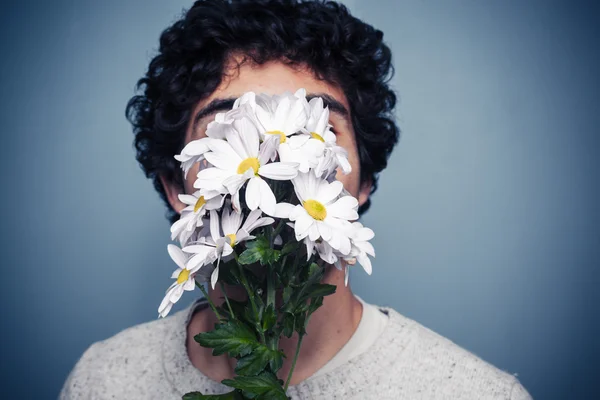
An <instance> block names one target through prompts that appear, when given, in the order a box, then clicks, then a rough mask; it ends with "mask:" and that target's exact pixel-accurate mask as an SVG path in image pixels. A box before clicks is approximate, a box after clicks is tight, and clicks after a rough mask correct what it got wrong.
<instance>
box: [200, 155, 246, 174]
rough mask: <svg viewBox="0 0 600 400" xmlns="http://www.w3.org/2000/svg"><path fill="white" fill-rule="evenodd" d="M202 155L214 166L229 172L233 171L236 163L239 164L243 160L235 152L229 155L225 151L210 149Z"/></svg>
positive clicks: (236, 165) (235, 168)
mask: <svg viewBox="0 0 600 400" xmlns="http://www.w3.org/2000/svg"><path fill="white" fill-rule="evenodd" d="M204 157H205V158H206V161H208V162H209V163H211V164H212V165H214V166H215V167H217V168H219V169H222V170H225V171H230V172H235V171H236V170H237V167H238V165H240V163H241V162H242V160H243V159H242V158H241V157H239V156H238V155H237V154H236V155H235V156H230V155H229V154H226V153H215V152H212V151H209V152H208V153H206V154H205V155H204Z"/></svg>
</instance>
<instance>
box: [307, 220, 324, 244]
mask: <svg viewBox="0 0 600 400" xmlns="http://www.w3.org/2000/svg"><path fill="white" fill-rule="evenodd" d="M320 236H321V235H320V234H319V228H318V227H317V224H316V223H315V224H312V225H311V226H310V228H309V229H308V237H309V238H310V240H312V241H315V240H317V239H318V238H319V237H320Z"/></svg>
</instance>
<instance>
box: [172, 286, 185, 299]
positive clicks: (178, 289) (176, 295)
mask: <svg viewBox="0 0 600 400" xmlns="http://www.w3.org/2000/svg"><path fill="white" fill-rule="evenodd" d="M182 294H183V287H182V286H181V285H177V286H175V287H174V288H173V290H172V291H171V295H170V296H169V301H170V302H171V303H177V302H178V301H179V299H180V298H181V295H182Z"/></svg>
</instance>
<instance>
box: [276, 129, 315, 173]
mask: <svg viewBox="0 0 600 400" xmlns="http://www.w3.org/2000/svg"><path fill="white" fill-rule="evenodd" d="M324 150H325V144H324V143H323V141H321V140H319V139H315V138H314V137H312V136H311V135H305V134H299V135H294V136H291V137H289V138H288V139H287V141H286V142H285V143H281V144H279V147H278V148H277V152H278V153H279V159H280V160H281V161H283V162H296V163H298V170H299V171H300V172H308V170H309V169H310V168H315V167H317V166H318V165H319V163H320V159H321V157H322V156H323V152H324Z"/></svg>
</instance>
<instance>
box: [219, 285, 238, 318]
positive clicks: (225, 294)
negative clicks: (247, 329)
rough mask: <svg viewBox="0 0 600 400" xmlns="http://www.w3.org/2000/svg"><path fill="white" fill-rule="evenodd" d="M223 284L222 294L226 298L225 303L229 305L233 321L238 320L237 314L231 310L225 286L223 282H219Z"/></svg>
mask: <svg viewBox="0 0 600 400" xmlns="http://www.w3.org/2000/svg"><path fill="white" fill-rule="evenodd" d="M219 283H220V284H221V292H223V296H224V297H225V302H226V303H227V308H229V314H230V315H231V318H232V319H236V318H235V314H234V313H233V310H232V309H231V304H229V297H227V293H226V292H225V285H224V284H223V282H222V281H221V282H219Z"/></svg>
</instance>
